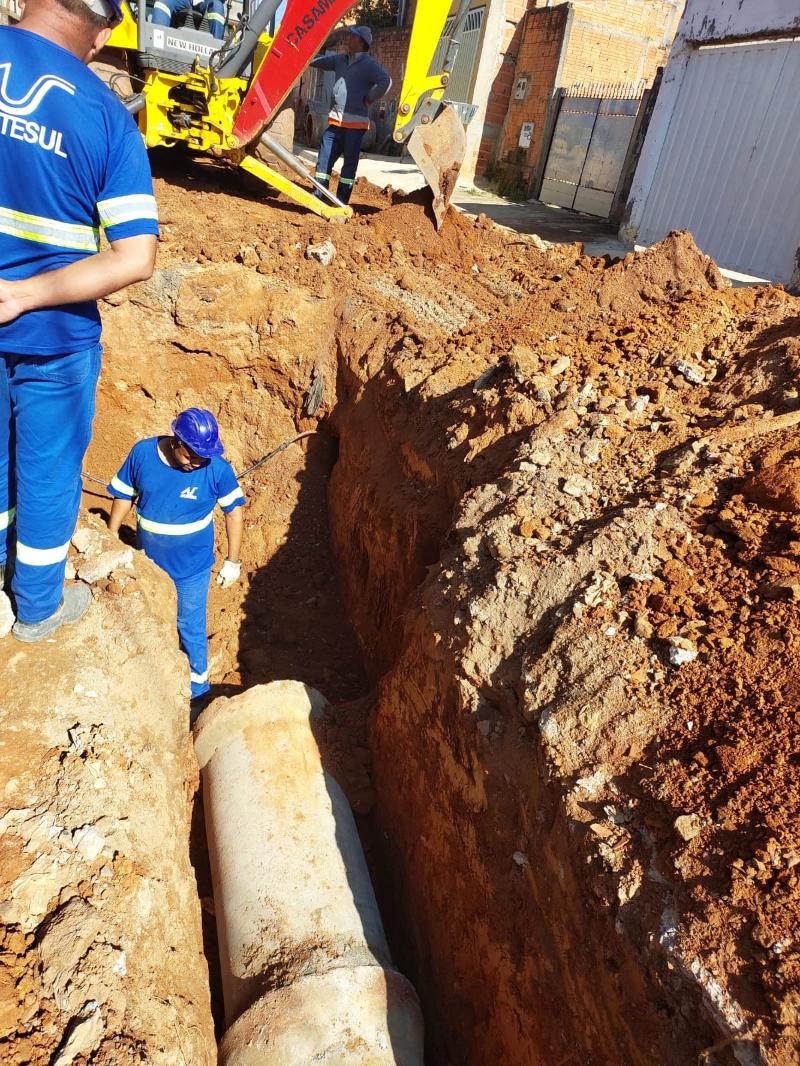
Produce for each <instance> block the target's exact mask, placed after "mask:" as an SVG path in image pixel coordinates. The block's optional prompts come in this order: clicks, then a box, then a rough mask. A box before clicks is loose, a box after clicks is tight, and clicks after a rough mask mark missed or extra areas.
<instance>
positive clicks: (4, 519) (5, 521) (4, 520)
mask: <svg viewBox="0 0 800 1066" xmlns="http://www.w3.org/2000/svg"><path fill="white" fill-rule="evenodd" d="M16 510H17V509H16V507H9V509H8V510H7V511H0V529H8V527H9V526H10V525H11V523H12V522H13V521H14V515H15V514H16Z"/></svg>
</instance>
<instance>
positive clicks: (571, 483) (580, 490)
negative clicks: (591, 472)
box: [561, 474, 594, 499]
mask: <svg viewBox="0 0 800 1066" xmlns="http://www.w3.org/2000/svg"><path fill="white" fill-rule="evenodd" d="M561 491H562V492H566V494H567V496H574V497H575V498H576V499H580V497H581V496H591V494H592V493H593V492H594V486H593V485H592V483H591V481H589V479H588V478H585V477H580V476H579V475H577V474H573V475H572V477H568V478H567V480H566V481H565V482H564V484H563V485H562V486H561Z"/></svg>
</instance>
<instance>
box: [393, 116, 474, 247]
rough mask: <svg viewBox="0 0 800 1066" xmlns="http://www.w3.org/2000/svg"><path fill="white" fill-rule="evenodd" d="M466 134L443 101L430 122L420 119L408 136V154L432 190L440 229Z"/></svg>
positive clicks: (465, 141) (455, 177) (454, 185)
mask: <svg viewBox="0 0 800 1066" xmlns="http://www.w3.org/2000/svg"><path fill="white" fill-rule="evenodd" d="M466 147H467V138H466V135H465V133H464V127H463V125H462V123H461V119H460V118H459V116H458V112H457V111H456V110H455V109H454V108H452V107H450V106H449V105H447V104H444V105H443V106H442V108H441V110H440V111H439V114H438V115H437V116H436V118H435V119H434V120H433V122H429V123H427V125H424V124H422V123H420V124H419V125H418V126H417V127H416V128H415V129H414V132H413V133H412V134H411V136H410V137H409V139H408V151H409V154H410V155H411V158H412V159H413V160H414V162H415V163H416V164H417V166H418V167H419V169H420V170H421V171H422V176H423V177H424V178H425V181H426V182H427V183H428V185H429V186H430V188H431V191H432V193H433V213H434V216H435V217H436V228H437V229H441V227H442V222H443V221H444V216H445V214H446V213H447V207H448V204H449V203H450V197H451V196H452V195H453V190H454V189H455V187H456V181H458V173H459V171H460V170H461V164H462V163H463V162H464V152H465V151H466Z"/></svg>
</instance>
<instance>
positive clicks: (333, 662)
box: [190, 422, 424, 1040]
mask: <svg viewBox="0 0 800 1066" xmlns="http://www.w3.org/2000/svg"><path fill="white" fill-rule="evenodd" d="M303 447H304V451H305V461H304V464H303V466H302V467H301V469H300V471H299V472H298V474H297V475H296V476H297V480H298V482H299V484H300V491H299V493H298V497H297V501H296V504H295V506H294V507H293V509H292V510H291V511H290V513H287V514H285V515H282V518H283V521H284V525H285V536H284V538H281V539H282V540H283V543H281V544H280V546H279V547H278V548H277V550H276V551H275V552H274V554H273V555H271V557H270V558H269V559H268V560H267V562H266V563H265V565H263V566H262V567H259V568H258V569H257V570H256V571H255V572H254V573H252V574H251V577H250V585H249V588H248V592H247V595H246V597H245V599H244V601H243V602H242V605H241V609H240V610H241V623H240V629H239V648H240V654H239V656H238V657H236V658H234V659H233V660H232V661H224V660H223V661H222V662H220V663H218V665H217V673H218V675H219V676H225V675H230V674H231V673H238V674H239V675H240V679H241V680H240V683H231V682H226V681H217V682H216V683H215V684H214V685H213V687H212V696H214V697H216V696H233V695H235V694H236V693H237V692H239V691H243V690H245V689H247V688H250V687H251V686H253V685H258V684H264V683H267V682H269V681H274V680H280V679H293V680H297V681H301V682H303V683H305V684H308V685H310V686H312V687H314V688H316V689H318V690H319V691H320V692H322V694H323V695H324V696H325V697H326V698H327V699H328V700H329V702H330V705H331V706H330V708H329V712H328V715H327V718H328V723H327V725H326V727H325V729H324V731H323V732H321V733H318V735H317V739H318V742H319V744H320V749H321V754H322V758H323V763H324V764H325V765H326V768H328V769H329V770H330V771H331V772H332V773H333V774H334V776H335V777H336V778H337V780H339V782H340V783H341V784H342V785H343V787H345V789H346V791H347V792H348V796H349V798H350V800H351V803H352V805H353V810H354V816H355V819H356V824H357V827H358V831H359V835H360V838H361V842H362V846H363V848H364V852H365V855H366V857H367V862H368V865H369V868H370V872H371V874H372V879H373V884H374V886H375V890H376V895H377V897H378V903H379V906H380V909H381V913H382V915H383V917H384V923H385V925H386V932H387V937H388V939H389V943H390V948H391V949H392V953H393V955H394V956H395V958H397V950H396V945H395V944H394V943H392V940H393V935H392V934H393V929H394V922H393V921H392V918H393V910H392V893H391V892H390V891H389V890H388V888H387V877H386V875H385V871H384V870H383V869H382V866H381V861H380V849H379V848H378V847H377V846H376V832H377V830H376V826H375V824H374V821H373V818H372V816H371V804H372V800H371V797H370V794H371V790H370V789H369V786H368V785H367V784H366V783H367V781H368V778H369V774H370V768H369V766H368V750H367V747H366V745H367V724H368V723H367V720H368V716H369V711H370V709H371V708H372V706H373V705H374V685H373V683H372V682H371V680H370V677H373V676H374V673H373V672H371V671H370V670H368V669H367V665H368V664H365V656H364V653H363V651H362V649H361V647H360V645H359V641H358V639H357V637H356V634H355V632H354V630H353V628H352V626H351V625H350V622H349V619H348V617H347V611H346V609H345V605H344V599H343V595H342V590H341V588H340V584H339V580H338V577H337V573H336V563H335V560H334V555H333V550H332V545H331V536H330V514H329V507H328V480H329V477H330V474H331V471H332V470H333V467H334V465H335V463H336V460H337V458H338V438H337V436H336V433H335V432H334V430H333V429H332V428H331V426H330V425H329V424H327V423H325V422H323V423H320V424H319V426H318V429H317V432H316V435H315V436H314V437H313V438H311V439H310V441H307V442H305V444H304V445H303ZM274 475H275V470H274V469H273V470H272V471H270V470H269V469H267V470H266V471H265V472H264V473H262V474H261V475H260V477H259V479H258V481H256V483H255V484H253V483H251V484H249V485H247V492H248V496H252V494H253V493H255V492H257V491H258V488H259V482H261V483H262V484H263V480H264V479H269V478H270V476H274ZM230 609H231V608H230V607H229V605H228V604H226V603H225V601H224V600H223V599H221V598H220V599H219V600H218V601H217V603H216V605H213V606H212V608H211V609H210V611H209V632H210V633H211V634H213V633H214V631H215V629H216V628H217V627H218V625H219V623H220V616H221V615H224V614H226V613H227V612H228V611H229V610H230ZM353 744H357V745H358V746H357V747H356V748H355V749H353V747H352V745H353ZM365 787H366V792H367V795H366V796H365V795H364V792H365ZM190 854H191V861H192V865H193V866H194V869H195V875H196V878H197V889H198V895H199V898H200V904H201V912H202V922H203V947H204V951H205V955H206V959H207V962H208V969H209V985H210V991H211V1009H212V1014H213V1017H214V1026H215V1032H216V1036H217V1039H218V1040H219V1039H221V1037H222V1035H223V1034H224V1031H225V1025H224V1004H223V997H222V978H221V971H220V961H219V948H218V941H217V927H216V919H215V914H214V902H213V888H212V880H211V870H210V865H209V856H208V850H207V845H206V835H205V825H204V812H203V800H202V790H201V791H198V793H197V794H196V797H195V802H194V807H193V816H192V829H191V839H190ZM395 890H396V886H395ZM423 1008H424V1005H423Z"/></svg>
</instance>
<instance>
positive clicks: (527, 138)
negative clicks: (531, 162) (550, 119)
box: [517, 122, 535, 149]
mask: <svg viewBox="0 0 800 1066" xmlns="http://www.w3.org/2000/svg"><path fill="white" fill-rule="evenodd" d="M534 128H535V127H534V124H533V122H523V123H522V125H521V126H520V129H519V141H518V142H517V147H519V148H526V149H527V148H530V146H531V141H532V140H533V131H534Z"/></svg>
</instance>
